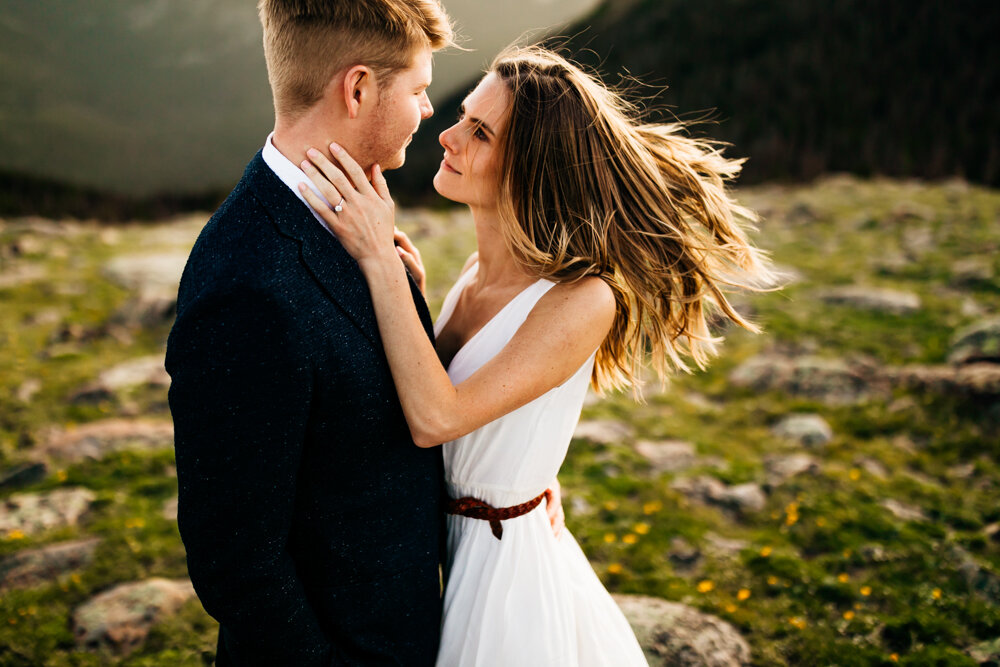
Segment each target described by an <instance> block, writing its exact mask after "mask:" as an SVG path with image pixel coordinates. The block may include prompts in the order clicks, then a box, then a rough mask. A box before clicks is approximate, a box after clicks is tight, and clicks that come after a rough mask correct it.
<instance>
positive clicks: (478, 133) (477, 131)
mask: <svg viewBox="0 0 1000 667" xmlns="http://www.w3.org/2000/svg"><path fill="white" fill-rule="evenodd" d="M463 120H465V110H464V109H459V110H458V122H460V123H461V122H462V121H463ZM472 136H473V137H475V138H476V139H478V140H479V141H487V142H488V141H489V140H490V138H489V137H488V136H486V132H484V131H483V127H482V125H480V124H479V123H476V125H475V126H474V128H473V130H472Z"/></svg>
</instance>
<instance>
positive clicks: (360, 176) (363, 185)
mask: <svg viewBox="0 0 1000 667" xmlns="http://www.w3.org/2000/svg"><path fill="white" fill-rule="evenodd" d="M330 152H331V153H333V157H335V158H336V159H337V162H339V163H340V166H341V167H343V168H344V171H345V172H346V173H347V175H348V177H350V180H351V182H352V183H353V184H354V187H355V189H357V191H358V192H360V193H361V194H363V195H364V196H366V197H368V196H370V195H372V194H374V193H375V189H374V188H372V184H371V183H369V182H368V177H367V176H365V171H364V169H362V168H361V167H360V166H359V165H358V163H357V162H355V161H354V158H352V157H351V156H350V155H348V154H347V151H345V150H344V149H343V148H341V147H340V145H339V144H337V143H332V144H330Z"/></svg>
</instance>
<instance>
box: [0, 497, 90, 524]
mask: <svg viewBox="0 0 1000 667" xmlns="http://www.w3.org/2000/svg"><path fill="white" fill-rule="evenodd" d="M96 498H97V495H96V494H95V493H94V492H93V491H91V490H90V489H84V488H80V487H75V488H69V489H56V490H55V491H49V492H48V493H17V494H14V495H12V496H9V497H8V498H6V499H5V500H2V501H0V535H8V536H9V535H11V534H12V533H16V532H17V533H20V534H22V535H36V534H38V533H42V532H44V531H46V530H50V529H52V528H62V527H64V526H73V525H76V523H77V521H79V519H80V517H82V516H83V515H84V514H86V513H87V511H88V510H89V509H90V506H91V504H92V503H93V502H94V500H96Z"/></svg>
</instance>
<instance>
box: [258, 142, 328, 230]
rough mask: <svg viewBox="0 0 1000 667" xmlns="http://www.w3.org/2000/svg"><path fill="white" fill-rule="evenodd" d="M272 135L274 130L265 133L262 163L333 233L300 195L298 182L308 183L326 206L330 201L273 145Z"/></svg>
mask: <svg viewBox="0 0 1000 667" xmlns="http://www.w3.org/2000/svg"><path fill="white" fill-rule="evenodd" d="M272 137H274V132H272V133H271V134H269V135H267V141H266V142H264V149H263V150H262V151H261V157H263V158H264V163H265V164H266V165H267V166H268V167H270V168H271V171H273V172H274V175H275V176H277V177H278V178H279V179H281V182H282V183H284V184H285V185H287V186H288V188H289V189H290V190H291V191H292V192H294V193H295V196H296V197H298V198H299V200H300V201H301V202H302V203H303V204H305V205H306V208H308V209H309V212H310V213H312V214H313V217H315V218H316V219H317V220H319V222H320V224H321V225H323V229H325V230H326V231H328V232H330V233H331V234H333V232H331V231H330V228H329V227H327V226H326V222H324V221H323V218H321V217H320V215H319V213H317V212H316V211H314V210H313V208H312V207H311V206H309V202H307V201H306V198H305V197H303V196H302V193H301V192H299V183H305V184H306V185H308V186H309V188H310V189H311V190H312V191H313V192H315V193H316V195H317V196H318V197H319V198H320V199H322V200H323V203H324V204H326V205H327V206H330V202H328V201H327V200H326V197H324V196H323V195H322V194H321V193H320V191H319V190H318V189H317V188H316V186H315V185H313V182H312V181H310V180H309V177H308V176H306V173H305V172H304V171H302V170H301V169H299V167H298V166H296V165H295V164H292V161H291V160H289V159H288V158H287V157H285V156H284V155H282V154H281V152H280V151H278V149H277V148H275V147H274V142H273V141H272V140H271V139H272ZM331 208H332V207H331Z"/></svg>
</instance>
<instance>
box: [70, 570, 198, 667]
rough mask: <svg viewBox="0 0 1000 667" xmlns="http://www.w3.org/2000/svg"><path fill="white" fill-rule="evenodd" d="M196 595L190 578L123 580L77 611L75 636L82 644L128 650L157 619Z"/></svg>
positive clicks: (79, 644) (122, 650) (174, 610)
mask: <svg viewBox="0 0 1000 667" xmlns="http://www.w3.org/2000/svg"><path fill="white" fill-rule="evenodd" d="M194 596H195V592H194V587H193V586H192V585H191V582H190V581H187V580H168V579H148V580H146V581H137V582H133V583H128V584H120V585H118V586H115V587H114V588H112V589H110V590H107V591H104V592H103V593H101V594H100V595H97V596H96V597H93V598H91V599H90V600H88V601H87V602H85V603H84V604H82V605H81V606H80V607H78V608H77V609H76V611H74V612H73V636H74V638H75V640H76V644H77V646H79V647H81V648H98V647H100V646H110V647H111V648H112V649H113V650H114V651H116V652H118V653H121V654H127V653H130V652H131V651H133V650H135V649H136V648H138V647H139V646H140V645H142V643H143V642H144V641H145V639H146V636H147V635H148V634H149V630H150V628H151V627H152V626H153V624H154V623H156V622H157V621H159V620H161V619H162V618H164V617H165V616H167V615H170V614H174V613H176V612H177V611H178V610H179V609H180V608H181V607H182V606H183V605H184V603H185V602H187V601H188V600H190V599H191V598H193V597H194Z"/></svg>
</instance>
